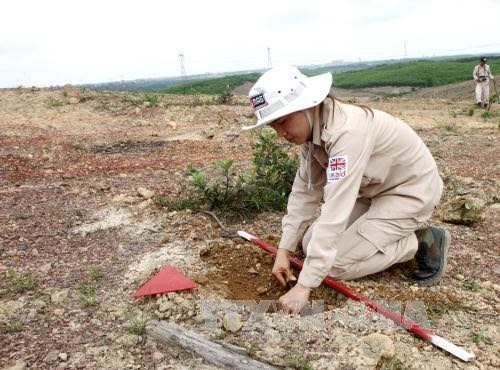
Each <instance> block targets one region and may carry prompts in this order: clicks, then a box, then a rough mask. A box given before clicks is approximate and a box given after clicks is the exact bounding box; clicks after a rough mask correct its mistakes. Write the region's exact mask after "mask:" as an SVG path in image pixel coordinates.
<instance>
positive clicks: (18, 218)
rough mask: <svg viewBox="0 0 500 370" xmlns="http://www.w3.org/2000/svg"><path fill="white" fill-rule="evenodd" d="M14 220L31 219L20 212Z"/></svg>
mask: <svg viewBox="0 0 500 370" xmlns="http://www.w3.org/2000/svg"><path fill="white" fill-rule="evenodd" d="M14 218H15V219H16V220H26V219H28V218H29V216H28V215H27V214H26V213H24V212H18V213H16V214H15V215H14Z"/></svg>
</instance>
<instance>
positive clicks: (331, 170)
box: [326, 155, 347, 182]
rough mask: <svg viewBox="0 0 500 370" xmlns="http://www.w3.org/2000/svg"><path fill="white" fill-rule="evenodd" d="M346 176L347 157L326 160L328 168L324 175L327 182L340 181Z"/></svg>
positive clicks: (341, 156)
mask: <svg viewBox="0 0 500 370" xmlns="http://www.w3.org/2000/svg"><path fill="white" fill-rule="evenodd" d="M346 174H347V156H346V155H340V156H338V157H330V158H329V159H328V168H327V170H326V175H327V179H328V182H335V181H340V180H342V179H343V178H344V177H345V175H346Z"/></svg>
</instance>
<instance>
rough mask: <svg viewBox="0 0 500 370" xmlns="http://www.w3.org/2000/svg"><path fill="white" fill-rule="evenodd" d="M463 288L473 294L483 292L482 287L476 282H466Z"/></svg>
mask: <svg viewBox="0 0 500 370" xmlns="http://www.w3.org/2000/svg"><path fill="white" fill-rule="evenodd" d="M462 286H463V288H464V289H466V290H470V291H471V292H479V291H480V290H481V285H479V284H478V283H477V282H475V281H474V280H464V282H463V283H462Z"/></svg>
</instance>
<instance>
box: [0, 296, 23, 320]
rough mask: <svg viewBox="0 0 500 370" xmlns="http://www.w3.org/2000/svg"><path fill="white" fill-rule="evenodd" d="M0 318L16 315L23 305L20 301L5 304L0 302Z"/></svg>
mask: <svg viewBox="0 0 500 370" xmlns="http://www.w3.org/2000/svg"><path fill="white" fill-rule="evenodd" d="M0 303H1V304H0V307H2V309H0V318H2V317H3V316H15V315H16V313H17V312H18V311H19V310H20V309H21V308H22V307H23V306H24V303H23V302H22V301H20V300H19V301H7V302H2V301H0Z"/></svg>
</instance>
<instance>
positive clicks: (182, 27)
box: [0, 0, 500, 87]
mask: <svg viewBox="0 0 500 370" xmlns="http://www.w3.org/2000/svg"><path fill="white" fill-rule="evenodd" d="M499 14H500V0H470V1H469V0H467V1H465V0H463V1H462V0H419V1H410V0H351V1H348V0H345V1H343V2H340V1H335V0H330V1H318V0H301V1H293V0H288V1H272V0H266V1H249V0H244V1H241V0H232V1H217V0H211V1H202V0H200V1H194V0H181V1H167V0H164V1H154V0H141V1H134V0H116V1H115V0H108V1H107V0H96V1H94V0H85V1H83V0H61V1H56V0H43V1H42V0H15V1H14V0H11V1H8V0H5V1H1V3H0V87H16V86H19V85H23V86H32V85H36V86H50V85H63V84H66V83H72V84H78V83H88V82H106V81H114V80H121V79H124V80H130V79H137V78H150V77H165V76H179V75H180V73H181V68H180V62H179V53H183V54H184V64H185V69H186V72H187V74H188V75H190V74H198V73H205V72H223V71H237V70H244V69H255V68H265V67H266V66H267V62H268V56H267V48H268V47H269V48H270V51H271V59H272V63H273V64H278V63H287V64H293V65H304V64H319V63H327V62H330V61H332V60H345V61H358V60H360V59H361V60H377V59H386V58H402V57H404V55H405V41H406V50H407V56H408V57H422V56H432V55H453V54H462V53H471V54H476V55H478V56H479V55H482V54H486V55H487V54H488V53H492V52H500V26H499V25H498V15H499ZM472 68H473V66H471V71H472ZM492 72H493V73H495V71H494V70H493V71H492ZM499 72H500V71H497V73H499ZM471 73H472V72H471Z"/></svg>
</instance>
